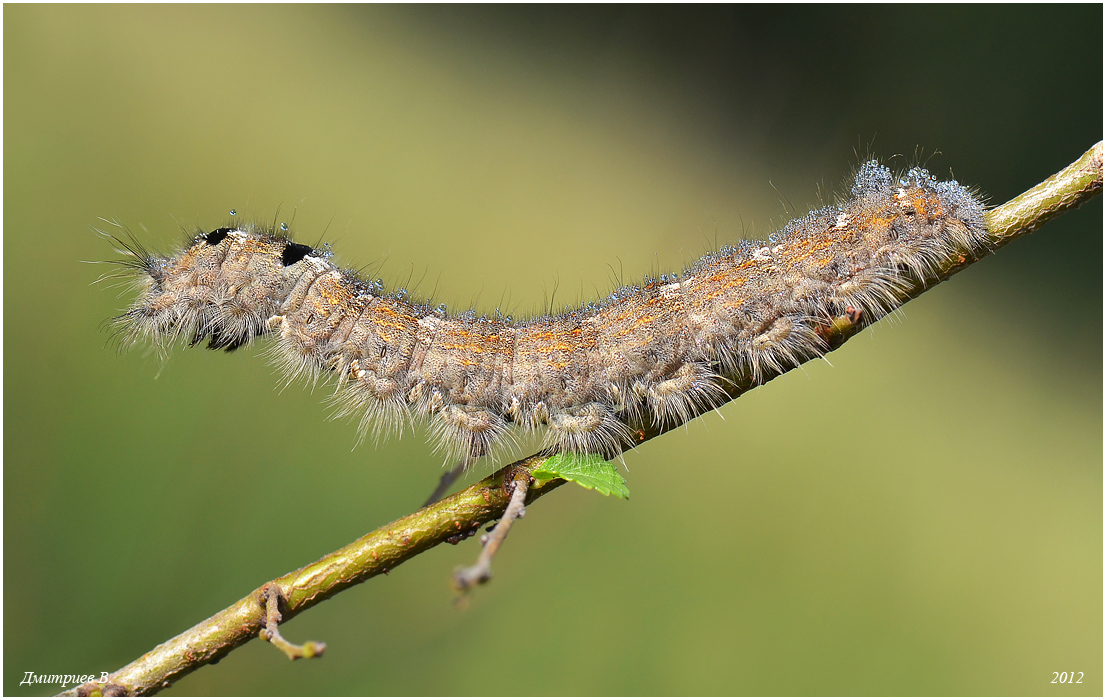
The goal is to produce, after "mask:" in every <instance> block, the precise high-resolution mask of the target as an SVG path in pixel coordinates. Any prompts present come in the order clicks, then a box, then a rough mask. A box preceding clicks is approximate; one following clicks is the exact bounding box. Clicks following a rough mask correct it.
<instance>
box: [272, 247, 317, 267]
mask: <svg viewBox="0 0 1106 700" xmlns="http://www.w3.org/2000/svg"><path fill="white" fill-rule="evenodd" d="M314 252H315V251H314V250H312V249H311V246H309V245H304V244H302V243H292V242H291V241H289V242H288V245H286V246H284V253H283V254H282V255H281V256H280V261H281V262H282V263H284V266H285V267H288V266H289V265H295V264H296V263H298V262H299V261H300V260H303V259H304V258H305V257H307V256H308V255H311V254H312V253H314Z"/></svg>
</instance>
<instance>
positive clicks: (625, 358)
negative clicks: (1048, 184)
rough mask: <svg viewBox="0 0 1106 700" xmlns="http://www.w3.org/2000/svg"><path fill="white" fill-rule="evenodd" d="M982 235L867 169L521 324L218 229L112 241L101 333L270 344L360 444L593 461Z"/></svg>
mask: <svg viewBox="0 0 1106 700" xmlns="http://www.w3.org/2000/svg"><path fill="white" fill-rule="evenodd" d="M232 214H233V212H232ZM281 228H282V229H283V227H281ZM985 235H986V227H985V225H984V221H983V205H982V203H981V202H980V201H979V199H978V198H976V197H975V196H974V195H973V194H972V193H971V192H970V191H969V190H968V189H967V188H966V187H964V186H963V185H961V184H959V183H958V182H956V181H954V180H953V181H938V180H937V179H935V178H934V177H932V176H931V175H930V174H929V172H927V171H926V170H925V169H922V168H913V169H911V170H909V171H908V172H906V173H904V174H902V175H901V176H899V177H896V176H894V175H893V174H892V172H891V171H890V170H889V169H888V168H887V167H885V166H883V165H880V164H879V163H878V162H876V161H869V162H866V163H864V164H862V165H861V167H860V168H859V169H858V171H857V173H856V176H855V180H854V182H853V183H852V187H851V189H850V191H849V196H848V197H847V198H845V199H843V200H842V201H839V202H837V203H835V204H832V205H829V206H826V207H823V208H821V209H819V210H816V211H812V212H810V213H809V214H807V215H806V216H803V217H801V218H798V219H795V220H793V221H791V222H790V223H788V224H787V225H786V226H784V227H783V228H782V229H781V230H779V231H778V232H776V233H774V234H772V235H771V236H769V238H768V240H767V241H742V242H740V243H737V244H734V245H728V246H725V247H723V248H722V249H721V250H718V251H715V252H711V253H708V254H707V255H704V256H703V257H702V258H700V259H699V260H698V261H696V262H694V263H692V264H691V265H689V266H688V267H687V268H686V269H685V270H684V271H683V272H682V273H678V274H664V275H659V276H655V277H649V278H646V279H645V280H644V281H643V283H642V284H640V285H627V286H623V287H621V288H619V289H616V290H615V291H614V292H612V293H611V294H610V296H609V297H608V298H606V299H604V300H601V301H597V302H591V303H587V304H584V305H582V306H578V307H574V308H567V309H565V311H564V312H563V313H560V314H544V315H539V316H535V317H532V318H527V319H522V320H515V319H512V318H510V317H505V316H502V315H500V314H499V313H498V312H497V313H496V314H495V315H491V316H489V315H478V314H477V313H475V312H473V311H467V312H464V313H460V314H450V313H447V312H446V311H445V308H444V307H440V306H435V304H434V303H433V302H432V301H426V302H423V303H417V302H415V301H412V300H411V299H410V298H409V295H408V294H407V293H406V291H405V290H394V291H387V290H386V289H385V288H384V285H383V284H382V283H381V282H379V281H371V280H367V279H363V278H362V277H360V276H359V275H358V274H357V273H355V272H353V271H350V270H346V269H342V268H340V267H338V266H337V265H336V264H334V262H332V256H331V254H330V252H329V249H325V248H324V249H323V250H317V249H315V248H312V247H311V246H308V245H304V244H302V243H296V242H295V241H293V240H292V239H291V238H290V237H289V236H288V235H287V234H286V233H285V232H284V230H278V229H277V228H276V227H275V226H273V227H263V226H254V225H232V226H228V227H223V228H217V229H215V230H213V231H210V232H207V233H201V234H199V235H196V236H195V237H194V238H193V239H192V240H191V242H190V244H189V245H188V247H187V248H185V249H184V250H182V251H180V252H178V253H177V254H175V255H172V256H160V255H156V254H153V253H151V252H149V251H148V250H147V249H146V248H145V247H144V246H143V245H142V244H141V243H140V242H138V241H137V240H136V239H134V238H133V237H130V238H128V239H127V240H123V239H120V238H118V237H113V238H115V240H116V241H117V243H119V244H120V249H119V252H120V253H121V254H123V255H125V256H126V257H125V259H124V260H122V261H119V262H120V264H122V265H124V266H125V267H127V268H129V269H130V270H133V271H136V272H137V273H138V276H139V279H140V282H141V285H142V289H141V293H140V294H139V296H138V298H137V300H136V301H135V302H134V303H133V304H132V305H131V306H130V308H129V309H127V310H126V312H124V313H123V314H122V315H121V316H119V317H117V318H115V319H114V320H113V321H112V325H113V326H114V328H115V329H116V331H117V332H118V333H119V334H120V336H121V338H122V340H123V342H124V344H125V345H129V344H132V343H136V342H149V343H152V344H153V345H154V346H155V347H159V348H165V347H168V346H170V345H172V344H173V343H174V342H176V341H178V340H179V339H185V340H187V342H188V343H189V345H193V346H194V345H197V344H200V343H202V342H204V341H206V342H207V346H208V347H209V348H212V349H221V350H226V351H232V350H235V349H237V348H239V347H242V346H243V345H246V344H248V343H250V342H252V341H253V340H255V339H256V338H259V337H261V336H264V335H272V336H274V337H275V343H274V347H273V351H274V354H275V356H276V357H277V359H278V362H279V364H280V365H282V367H283V369H284V371H285V373H286V374H287V375H288V378H289V380H291V379H292V378H295V377H306V378H308V379H310V380H312V381H315V380H317V379H318V378H319V377H320V376H322V375H324V374H327V375H329V376H330V377H332V378H333V382H334V385H335V393H334V401H335V403H336V405H337V406H338V413H339V414H341V415H352V416H354V417H355V418H358V419H359V429H360V431H361V434H362V435H364V434H365V433H366V432H370V431H371V432H374V433H375V434H377V435H378V436H386V435H391V434H396V433H401V432H402V431H403V430H404V428H405V427H407V426H408V425H409V424H411V423H412V422H413V421H414V420H416V419H425V420H429V422H430V425H431V428H432V433H433V435H434V436H435V438H436V441H437V443H438V445H439V446H440V447H441V448H442V449H443V450H444V451H445V452H446V453H447V454H448V455H450V456H452V457H459V458H460V459H461V460H462V463H465V464H467V463H471V462H472V461H474V460H475V459H477V458H479V457H482V456H484V455H487V454H488V453H489V452H490V451H491V450H492V449H493V448H495V447H497V446H499V445H501V444H503V443H504V441H506V440H510V439H511V437H512V435H513V434H514V433H513V431H512V430H511V428H512V426H518V427H519V428H521V429H522V430H523V431H538V430H544V436H545V437H544V439H545V445H546V447H547V448H549V449H553V450H557V451H569V452H577V453H598V454H603V455H607V456H610V455H613V454H617V453H618V452H620V451H621V450H622V449H624V448H625V447H626V446H627V445H630V444H633V440H632V431H634V430H635V426H641V425H648V424H656V425H662V424H663V425H668V426H673V425H679V424H682V423H684V422H687V421H688V420H690V419H691V418H693V417H694V416H696V415H698V414H699V413H701V412H702V411H704V410H707V409H709V408H713V407H717V406H719V405H721V404H723V403H725V402H726V401H728V400H729V394H728V392H727V386H728V382H730V381H731V378H732V377H734V376H737V375H739V374H741V375H742V376H750V377H752V380H753V382H754V384H756V383H761V382H763V381H766V379H768V378H770V377H771V376H775V375H776V374H779V373H781V372H784V371H786V370H788V369H790V368H792V367H794V366H797V365H799V364H801V363H802V362H805V361H807V360H809V359H812V358H814V357H818V356H821V355H823V354H825V352H827V351H828V350H829V348H828V347H827V345H826V343H825V341H824V340H823V339H822V336H821V335H820V334H819V333H818V330H819V328H823V327H825V326H826V325H827V324H829V323H830V322H831V320H832V319H834V318H837V317H840V316H842V315H848V316H849V317H852V318H856V317H859V316H861V315H862V316H863V317H864V318H865V320H866V321H867V322H871V321H874V320H876V319H879V318H881V317H882V316H884V315H886V314H887V313H889V312H891V311H892V310H894V309H895V308H896V307H897V306H898V304H899V301H898V299H899V298H900V296H901V293H902V292H903V291H905V290H907V289H909V288H910V287H911V285H913V284H915V283H918V282H920V283H922V284H925V283H927V282H929V281H933V279H934V278H935V274H936V271H937V266H938V263H939V261H940V260H942V259H944V258H945V257H947V256H948V255H949V254H951V253H954V252H962V253H972V252H977V251H981V250H982V247H983V246H984V240H985Z"/></svg>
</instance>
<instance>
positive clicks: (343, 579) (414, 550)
mask: <svg viewBox="0 0 1106 700" xmlns="http://www.w3.org/2000/svg"><path fill="white" fill-rule="evenodd" d="M1101 192H1102V143H1101V142H1099V143H1098V144H1096V145H1095V146H1094V147H1093V148H1091V149H1090V150H1089V151H1087V152H1086V153H1084V154H1083V156H1082V157H1081V158H1080V159H1079V160H1077V161H1076V162H1074V163H1072V164H1071V165H1070V166H1068V167H1067V168H1065V169H1064V170H1063V171H1061V172H1060V173H1057V174H1056V175H1054V176H1052V177H1050V178H1049V179H1048V180H1046V181H1045V182H1042V183H1041V184H1040V185H1037V186H1036V187H1034V188H1032V189H1031V190H1029V191H1028V192H1026V193H1025V194H1022V195H1020V196H1018V197H1016V198H1014V199H1012V200H1010V201H1009V202H1007V203H1006V204H1003V205H1002V206H999V207H997V208H995V209H993V210H991V211H990V212H988V214H987V226H988V231H989V232H990V235H989V244H990V249H991V251H993V250H996V249H998V248H999V247H1001V246H1003V245H1006V244H1007V243H1009V242H1010V241H1012V240H1015V239H1017V238H1019V237H1020V236H1023V235H1025V234H1026V233H1029V232H1031V231H1033V230H1035V229H1037V228H1038V227H1040V226H1041V225H1042V224H1043V223H1044V222H1046V221H1049V220H1050V219H1052V218H1054V217H1056V216H1058V215H1059V214H1061V213H1063V212H1065V211H1067V210H1069V209H1074V208H1076V207H1079V206H1080V205H1082V204H1083V203H1085V202H1087V201H1089V200H1090V199H1092V198H1093V197H1095V196H1097V195H1098V194H1100V193H1101ZM973 262H975V260H974V259H970V258H968V257H967V256H963V255H954V256H952V257H950V258H949V259H948V260H945V261H944V263H943V265H942V266H941V269H940V272H939V274H938V280H943V279H946V278H948V277H950V276H952V275H954V274H956V273H957V272H959V271H960V270H962V269H964V268H965V267H967V266H968V265H970V264H972V263H973ZM932 286H933V282H932V281H930V282H929V283H928V284H922V283H921V282H919V283H918V284H917V285H915V287H913V288H912V289H910V290H908V291H906V292H905V293H904V294H903V295H902V298H901V301H903V302H906V301H908V300H909V299H912V298H914V297H916V296H918V295H919V294H921V293H922V292H924V291H925V290H926V289H928V288H931V287H932ZM870 321H871V319H867V318H863V317H862V316H860V315H854V314H846V315H845V316H842V317H840V318H837V319H834V320H833V321H832V322H831V323H830V324H829V325H827V326H826V327H824V328H822V329H820V332H821V334H822V336H823V338H825V340H826V341H827V343H829V345H830V347H831V348H832V347H838V346H839V345H841V344H842V343H844V342H845V341H846V340H847V339H848V338H849V337H851V336H852V335H854V334H855V333H856V332H857V331H859V330H860V329H861V328H863V327H864V326H865V325H867V324H868V323H869V322H870ZM731 379H732V381H733V385H732V388H731V390H730V392H729V393H730V397H731V398H736V397H737V396H738V395H740V394H742V393H744V391H745V390H746V389H748V388H749V387H751V386H752V384H753V383H752V378H751V377H741V376H738V377H732V378H731ZM670 427H673V426H660V427H643V428H641V429H640V430H639V431H638V432H637V433H636V434H635V439H634V445H638V444H641V443H642V442H645V441H646V440H649V439H651V438H653V437H656V436H657V435H659V434H661V433H663V432H665V431H666V430H667V429H669V428H670ZM630 446H631V445H627V446H626V447H630ZM547 458H548V456H546V455H534V456H531V457H528V458H526V459H523V460H521V461H519V462H515V463H514V464H511V465H509V466H506V467H504V468H502V469H500V470H499V471H497V472H495V473H494V474H492V475H491V476H489V477H487V478H486V479H484V480H483V481H480V482H479V483H477V484H474V485H472V486H470V487H469V488H467V489H464V490H463V491H460V492H458V493H456V494H454V495H452V496H450V497H448V498H445V499H443V500H441V501H438V502H437V503H434V504H433V505H431V506H428V507H426V508H423V509H422V510H420V511H418V512H416V513H413V514H411V515H408V516H406V517H403V518H400V519H399V520H396V521H395V522H393V523H391V524H389V525H385V526H384V527H382V528H380V529H379V530H376V531H374V532H371V533H369V534H367V535H365V536H364V537H362V538H361V539H359V540H357V541H356V542H353V543H352V544H349V545H347V546H345V547H343V548H342V549H339V550H338V551H336V552H334V553H333V554H329V555H327V556H325V557H323V558H322V559H320V560H319V561H317V562H315V563H314V564H310V565H308V566H305V567H304V568H302V569H299V570H297V571H293V572H292V573H290V574H287V575H285V576H282V577H280V578H278V579H276V580H274V581H270V582H269V583H267V584H265V585H264V586H262V587H261V588H258V589H257V590H255V591H253V592H252V593H250V594H249V595H248V596H246V597H245V598H243V599H242V600H240V601H238V602H237V603H235V604H234V605H232V606H230V607H229V608H227V609H226V610H223V611H222V612H220V613H217V614H216V615H214V616H212V617H210V618H208V619H207V620H204V621H203V622H201V623H200V624H198V625H196V626H195V627H193V628H192V629H190V630H188V631H186V632H183V633H182V634H180V635H178V636H176V637H174V638H173V639H170V640H169V641H167V642H165V643H164V644H161V645H160V646H158V647H156V648H155V649H153V650H152V651H150V652H148V653H146V654H144V655H143V656H142V657H140V658H139V659H137V660H136V661H134V662H132V663H130V664H128V665H127V666H124V667H123V668H121V669H119V670H118V671H116V672H115V673H112V674H109V676H108V678H107V681H106V682H104V683H98V682H96V683H86V684H85V685H82V686H78V687H76V688H71V689H69V690H67V691H65V692H64V693H62V695H67V696H77V695H92V694H107V693H112V694H118V693H121V692H125V693H127V694H130V695H149V694H153V693H156V692H157V691H159V690H161V689H162V688H167V687H168V686H170V685H171V684H172V683H173V682H175V681H177V680H179V679H180V678H182V677H183V676H185V675H187V674H189V673H191V672H192V671H195V670H196V669H198V668H200V667H201V666H203V665H205V664H209V663H212V662H214V661H218V660H219V659H221V658H222V657H224V656H226V655H227V654H229V653H230V652H231V651H232V650H234V649H235V648H236V647H238V646H241V645H242V644H245V643H246V642H248V641H249V640H251V639H253V638H254V637H256V636H258V635H259V633H260V632H261V630H262V628H263V627H264V626H265V625H266V623H267V622H268V614H267V613H268V612H270V610H267V609H266V608H267V607H268V606H266V605H263V604H262V601H263V600H268V599H269V595H270V592H271V591H273V590H274V587H275V589H276V590H277V591H279V592H281V594H280V598H281V600H282V601H283V606H281V607H283V618H284V619H285V620H289V619H291V618H293V617H295V616H296V615H298V614H299V613H301V612H303V611H304V610H307V609H308V608H310V607H312V606H313V605H316V604H318V603H320V602H322V601H324V600H326V599H327V598H329V597H331V596H333V595H335V594H337V593H339V592H340V591H343V590H345V589H346V588H349V587H350V586H353V585H356V584H358V583H361V582H362V581H366V580H368V579H370V578H372V577H374V576H377V575H378V574H382V573H387V572H388V571H389V570H391V569H394V568H395V567H397V566H399V565H400V564H402V563H403V562H405V561H407V560H408V559H410V558H412V557H414V556H416V555H418V554H420V553H422V552H424V551H426V550H427V549H430V548H431V547H434V546H436V545H438V544H441V543H442V542H456V541H459V540H460V539H463V538H465V537H467V536H469V535H471V534H474V533H475V532H476V531H477V530H478V529H479V528H480V526H481V525H483V524H484V523H487V522H490V521H492V520H495V519H497V518H503V517H504V514H505V513H506V511H507V508H508V506H509V505H510V502H511V501H512V500H513V499H512V496H514V495H515V494H516V493H519V490H518V489H516V488H515V484H516V483H517V482H519V481H520V480H524V481H528V480H529V475H530V473H531V471H533V470H534V469H535V468H537V467H538V466H540V465H541V464H542V463H543V462H544V461H545V460H546V459H547ZM563 483H565V482H564V481H562V480H560V479H554V480H552V481H548V482H544V483H542V484H540V485H533V486H532V487H530V488H528V489H527V490H526V491H525V493H524V497H520V498H521V500H523V501H524V504H528V503H532V502H534V501H535V500H536V499H538V498H540V497H541V496H543V495H545V494H546V493H548V492H550V491H552V490H553V489H555V488H557V487H559V486H560V485H562V484H563ZM482 556H483V555H482ZM272 609H276V608H275V607H274V608H272ZM292 646H294V645H292ZM305 646H306V645H305Z"/></svg>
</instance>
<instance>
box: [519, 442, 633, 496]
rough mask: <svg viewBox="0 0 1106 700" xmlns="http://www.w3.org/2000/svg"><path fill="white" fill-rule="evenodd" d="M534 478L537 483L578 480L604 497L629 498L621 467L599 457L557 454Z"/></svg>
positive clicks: (566, 453) (534, 474)
mask: <svg viewBox="0 0 1106 700" xmlns="http://www.w3.org/2000/svg"><path fill="white" fill-rule="evenodd" d="M531 476H533V477H534V478H535V479H537V480H538V481H548V480H549V479H564V480H565V481H575V482H576V483H577V484H580V485H581V486H583V487H584V488H586V489H595V490H596V491H598V492H599V493H601V494H603V495H604V496H618V497H619V498H629V497H630V487H629V486H627V485H626V479H625V478H624V477H623V476H622V475H621V474H619V473H618V467H616V466H615V465H613V464H611V463H610V462H608V461H607V460H605V459H603V458H602V457H600V456H599V455H577V454H572V453H571V452H562V453H560V454H555V455H553V456H552V457H550V458H549V459H547V460H545V462H544V463H543V464H542V465H541V466H540V467H538V468H537V469H535V470H534V472H533V474H531Z"/></svg>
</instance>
